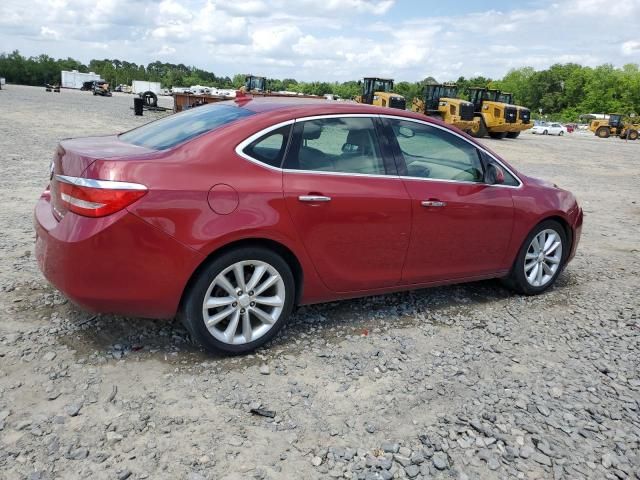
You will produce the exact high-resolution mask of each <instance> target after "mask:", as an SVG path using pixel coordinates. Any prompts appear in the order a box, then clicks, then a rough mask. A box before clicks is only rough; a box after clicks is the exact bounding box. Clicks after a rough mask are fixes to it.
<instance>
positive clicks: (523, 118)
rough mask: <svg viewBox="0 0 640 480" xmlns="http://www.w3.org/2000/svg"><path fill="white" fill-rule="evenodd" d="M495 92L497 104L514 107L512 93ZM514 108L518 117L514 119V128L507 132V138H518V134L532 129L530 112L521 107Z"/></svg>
mask: <svg viewBox="0 0 640 480" xmlns="http://www.w3.org/2000/svg"><path fill="white" fill-rule="evenodd" d="M497 92H498V101H499V102H502V103H506V104H507V105H514V103H513V93H509V92H501V91H499V90H497ZM515 107H516V109H517V110H518V117H517V118H516V123H515V126H514V128H513V129H512V130H511V131H509V132H507V138H518V136H519V135H520V132H522V131H523V130H527V129H529V128H533V122H532V121H531V110H529V109H528V108H527V107H523V106H521V105H515Z"/></svg>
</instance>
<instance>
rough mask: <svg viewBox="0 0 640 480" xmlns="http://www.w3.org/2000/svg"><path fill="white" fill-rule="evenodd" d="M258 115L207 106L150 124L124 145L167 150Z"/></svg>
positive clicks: (123, 136) (125, 139) (132, 134)
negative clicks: (129, 144)
mask: <svg viewBox="0 0 640 480" xmlns="http://www.w3.org/2000/svg"><path fill="white" fill-rule="evenodd" d="M253 113H254V112H252V111H250V110H247V109H245V108H240V107H235V106H234V107H232V106H230V105H205V106H202V107H198V108H193V109H190V110H187V111H186V112H181V113H177V114H176V115H171V116H169V117H165V118H162V119H160V120H156V121H155V122H151V123H147V124H146V125H142V126H141V127H138V128H135V129H133V130H130V131H128V132H126V133H123V134H121V135H120V136H119V139H120V140H122V141H123V142H127V143H132V144H134V145H138V146H141V147H147V148H151V149H154V150H165V149H167V148H171V147H174V146H176V145H178V144H180V143H182V142H186V141H187V140H189V139H191V138H194V137H197V136H198V135H201V134H203V133H205V132H210V131H212V130H215V129H216V128H220V127H222V126H224V125H227V124H229V123H231V122H234V121H236V120H239V119H241V118H244V117H248V116H249V115H253Z"/></svg>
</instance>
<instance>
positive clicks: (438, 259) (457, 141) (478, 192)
mask: <svg viewBox="0 0 640 480" xmlns="http://www.w3.org/2000/svg"><path fill="white" fill-rule="evenodd" d="M384 123H385V126H386V131H387V132H388V133H389V135H390V137H391V142H392V144H393V145H394V147H395V155H396V158H397V160H398V165H397V167H398V171H399V174H400V176H401V178H402V179H403V182H404V184H405V186H406V188H407V191H408V193H409V196H410V197H411V204H412V212H413V224H412V230H411V240H410V244H409V250H408V252H407V259H406V261H405V266H404V270H403V275H402V278H403V281H404V282H406V283H409V284H412V283H426V282H435V281H442V280H449V279H458V278H471V277H479V276H484V275H487V274H491V273H493V272H497V271H500V270H503V269H505V268H508V262H509V259H507V258H506V251H507V246H508V245H509V241H510V238H511V230H512V227H513V216H514V212H513V201H512V198H511V191H512V190H511V188H509V184H510V185H511V186H517V185H519V182H518V180H517V179H516V178H515V177H514V176H513V175H511V174H510V173H509V172H507V171H505V176H506V178H505V183H506V185H500V186H496V185H488V184H486V183H484V181H483V179H484V169H485V161H484V159H483V155H487V154H485V153H484V152H482V151H480V150H479V149H478V148H477V147H476V146H475V145H474V144H473V143H471V142H470V141H468V140H466V139H465V138H464V137H462V136H460V135H457V134H455V133H453V132H452V131H450V130H448V129H445V128H441V127H439V126H435V125H428V124H425V123H423V122H419V121H405V120H399V119H390V118H389V119H385V120H384ZM487 158H488V156H487Z"/></svg>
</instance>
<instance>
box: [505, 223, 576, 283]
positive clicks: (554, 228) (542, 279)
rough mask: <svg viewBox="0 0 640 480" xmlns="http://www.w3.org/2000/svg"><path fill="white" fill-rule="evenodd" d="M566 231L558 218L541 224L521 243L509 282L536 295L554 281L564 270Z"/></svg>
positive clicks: (566, 245) (566, 247)
mask: <svg viewBox="0 0 640 480" xmlns="http://www.w3.org/2000/svg"><path fill="white" fill-rule="evenodd" d="M567 249H568V244H567V235H566V233H565V231H564V229H563V228H562V225H560V224H559V223H558V222H556V221H555V220H545V221H544V222H542V223H540V224H538V225H537V226H536V227H535V228H534V229H533V230H532V231H531V233H529V235H528V236H527V238H526V240H525V241H524V243H523V244H522V247H521V248H520V251H519V252H518V256H517V257H516V260H515V262H514V264H513V269H512V271H511V274H510V276H509V278H508V279H507V283H508V285H509V286H511V287H513V288H514V289H515V290H517V291H518V292H520V293H523V294H525V295H536V294H538V293H542V292H544V291H545V290H547V289H548V288H549V287H551V285H553V284H554V283H555V281H556V279H557V278H558V275H559V274H560V272H561V271H562V267H563V265H564V259H565V258H566V253H567Z"/></svg>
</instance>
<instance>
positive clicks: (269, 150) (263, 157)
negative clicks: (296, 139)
mask: <svg viewBox="0 0 640 480" xmlns="http://www.w3.org/2000/svg"><path fill="white" fill-rule="evenodd" d="M290 131H291V125H285V126H284V127H280V128H278V129H276V130H272V131H271V132H268V133H266V134H264V135H263V136H262V137H260V138H258V139H257V140H254V141H253V142H251V143H250V144H249V145H247V146H246V147H245V148H244V150H242V152H243V153H245V154H246V155H248V156H250V157H251V158H253V159H255V160H258V161H259V162H262V163H265V164H267V165H270V166H272V167H280V166H281V165H282V159H283V157H284V152H285V150H286V149H287V141H288V140H289V132H290Z"/></svg>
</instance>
